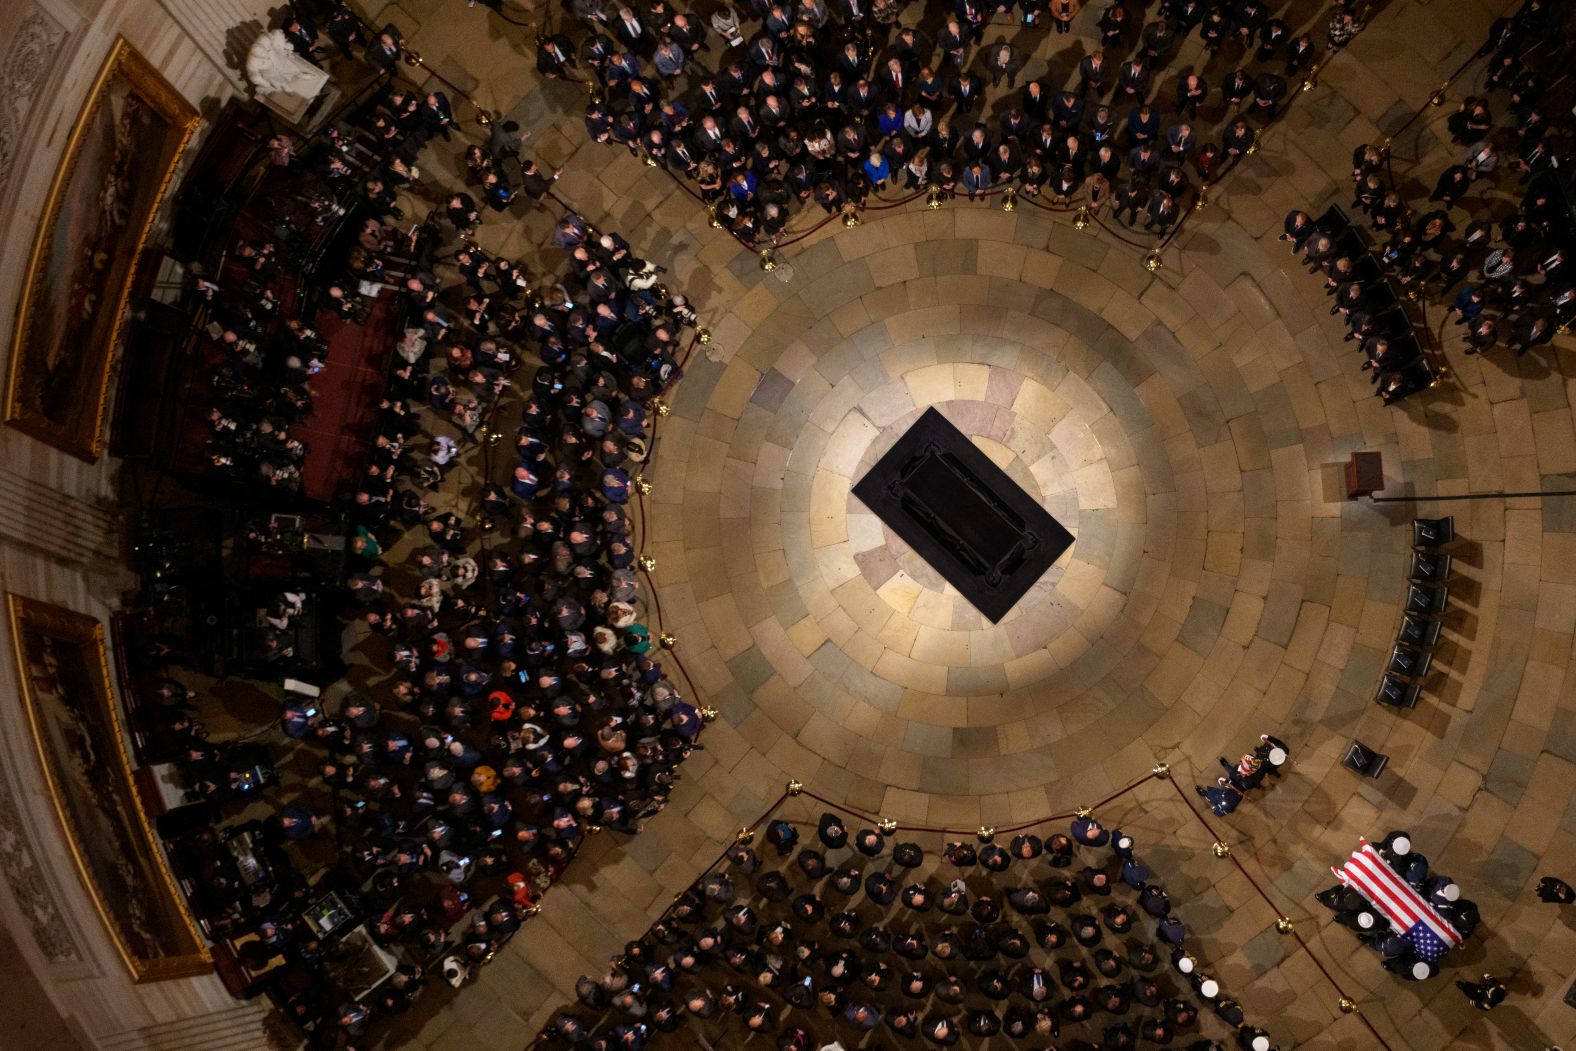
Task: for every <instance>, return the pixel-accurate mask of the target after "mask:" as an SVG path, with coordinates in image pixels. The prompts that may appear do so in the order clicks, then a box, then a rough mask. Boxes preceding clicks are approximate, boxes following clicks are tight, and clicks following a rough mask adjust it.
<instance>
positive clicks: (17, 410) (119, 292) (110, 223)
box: [5, 38, 200, 463]
mask: <svg viewBox="0 0 1576 1051" xmlns="http://www.w3.org/2000/svg"><path fill="white" fill-rule="evenodd" d="M199 120H200V118H199V115H198V113H197V110H196V108H195V107H194V106H192V105H191V103H189V102H187V101H186V99H185V98H184V97H182V96H181V94H180V93H179V92H177V91H176V90H175V89H174V88H173V87H171V86H170V84H169V82H168V81H166V80H165V79H164V78H163V77H162V76H160V75H159V72H158V71H157V70H156V69H154V68H153V66H152V65H151V64H150V63H149V62H148V61H147V59H145V58H143V57H142V56H141V55H140V54H138V53H137V52H136V50H134V49H133V48H132V46H131V45H130V44H129V43H127V42H126V40H125V39H124V38H117V39H116V41H115V44H114V46H113V47H112V48H111V49H110V53H109V57H108V58H107V59H105V61H104V65H103V67H102V68H101V69H100V70H99V73H98V76H97V77H96V78H95V80H94V82H93V86H92V88H91V89H90V90H89V92H88V96H87V100H86V102H85V103H84V104H83V108H82V112H81V114H80V115H79V116H78V118H77V120H76V123H75V125H74V126H73V127H72V129H71V136H70V138H69V139H68V140H67V141H66V150H65V153H64V155H63V156H62V158H61V161H60V166H59V168H58V169H57V170H56V172H55V177H54V181H53V183H52V184H51V185H50V189H49V196H48V198H47V199H46V201H45V205H44V211H43V215H42V217H41V218H40V220H39V224H38V230H37V233H36V234H35V235H34V238H33V249H32V254H31V256H30V257H29V259H28V265H27V273H26V277H25V279H24V280H23V283H22V296H21V299H20V300H19V301H18V304H17V312H16V324H15V328H14V330H13V334H12V339H11V357H10V361H9V364H8V367H7V381H6V400H5V422H6V423H8V424H10V425H11V426H12V427H15V428H17V429H18V430H20V431H22V432H23V433H25V434H28V435H30V436H32V437H33V438H36V439H38V440H39V441H41V442H44V443H45V444H47V445H51V446H54V447H55V448H57V449H60V450H62V451H64V452H66V453H69V454H70V455H72V456H75V457H77V458H78V459H81V460H86V461H88V462H89V463H92V462H94V461H96V460H97V459H98V458H99V456H100V455H101V453H102V452H103V449H104V419H105V414H106V408H107V405H106V403H107V401H108V398H109V381H110V373H111V367H112V365H113V364H114V358H115V349H116V347H117V346H118V344H119V340H120V332H121V326H122V324H123V322H124V319H125V315H126V301H127V299H128V297H129V296H130V293H131V288H132V279H133V277H134V276H135V272H136V266H137V260H138V258H139V257H140V256H141V254H142V250H143V246H144V245H145V243H146V242H147V238H148V233H149V231H150V230H151V229H152V227H153V220H154V217H155V215H156V214H157V213H158V210H159V204H160V202H161V201H163V199H164V194H165V191H166V190H167V189H168V187H169V183H170V179H171V178H172V177H173V175H174V173H175V166H176V164H177V163H178V162H179V161H180V157H181V154H182V153H183V152H185V149H186V146H187V144H188V143H189V142H190V141H191V137H192V135H193V133H195V132H196V130H197V125H198V123H199Z"/></svg>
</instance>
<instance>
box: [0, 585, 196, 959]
mask: <svg viewBox="0 0 1576 1051" xmlns="http://www.w3.org/2000/svg"><path fill="white" fill-rule="evenodd" d="M6 607H7V611H8V613H9V615H10V623H11V640H12V644H13V646H14V648H15V652H16V662H17V677H18V680H19V684H20V687H21V690H20V693H21V697H22V705H23V707H24V708H25V709H26V711H27V721H28V727H29V728H30V730H31V731H32V737H33V744H34V747H35V750H36V751H37V754H38V759H39V764H40V765H41V766H42V767H43V771H44V780H45V787H46V788H47V789H48V792H49V798H50V800H51V802H52V803H53V804H54V810H55V815H56V817H57V818H58V819H59V822H60V827H61V831H62V832H63V834H64V839H65V841H66V844H67V846H68V848H69V850H70V852H71V856H72V860H73V861H74V862H75V863H76V867H77V871H78V874H79V875H80V876H81V878H82V882H83V886H84V888H85V889H86V890H87V892H88V897H90V898H91V899H92V900H93V904H94V907H95V909H96V910H97V911H98V914H99V918H100V920H101V921H102V922H103V924H104V928H105V930H106V931H108V932H109V935H110V939H111V940H112V941H113V942H114V943H115V947H116V949H117V950H118V951H119V953H120V956H121V959H122V960H123V961H124V962H125V965H126V968H127V970H129V971H130V972H131V976H132V979H133V981H136V982H156V981H164V980H167V979H171V978H186V977H191V976H193V975H198V974H206V973H209V972H210V971H212V969H213V963H212V957H211V956H210V954H209V951H208V946H207V944H206V943H205V942H204V940H203V938H202V935H201V933H200V932H199V930H198V928H197V924H196V922H195V921H194V920H193V918H192V915H191V913H190V911H189V910H188V909H187V906H186V899H185V896H184V895H183V894H182V892H181V889H180V887H179V886H178V885H177V884H176V882H175V878H174V875H173V874H172V873H171V871H170V868H169V864H168V862H167V861H166V859H165V857H164V853H163V851H162V849H161V848H160V846H159V841H158V837H157V836H156V835H155V833H154V830H153V827H152V824H151V823H150V822H149V820H148V815H147V812H146V811H145V810H144V809H143V806H142V802H141V799H140V798H139V796H138V794H137V789H136V786H135V784H134V783H133V781H132V769H131V762H130V757H129V755H128V753H127V751H126V743H125V736H124V731H123V727H122V725H121V718H120V709H119V705H118V704H117V703H116V700H115V692H114V686H113V684H112V681H111V679H110V673H109V661H108V655H107V653H106V650H105V640H104V626H103V624H102V623H100V622H99V621H98V620H97V619H95V618H93V617H90V616H88V615H86V614H83V613H77V612H74V611H72V610H68V609H63V608H61V607H59V606H52V605H49V604H47V603H43V602H39V601H37V600H35V599H31V598H25V597H23V596H21V595H16V594H8V595H7V596H6Z"/></svg>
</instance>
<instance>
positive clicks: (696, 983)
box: [544, 813, 1272, 1051]
mask: <svg viewBox="0 0 1576 1051" xmlns="http://www.w3.org/2000/svg"><path fill="white" fill-rule="evenodd" d="M815 834H816V841H814V842H810V843H805V844H804V845H802V846H801V845H800V842H799V841H800V832H799V829H798V828H797V827H795V825H794V824H793V823H792V822H789V821H786V820H783V819H781V818H778V819H776V820H773V821H772V822H770V824H769V825H768V826H767V828H766V831H765V840H766V845H767V847H769V849H764V850H762V851H760V852H757V851H756V850H754V849H753V848H752V846H751V845H750V843H745V842H740V843H737V844H735V845H734V846H733V847H732V848H731V849H730V850H729V851H728V853H727V855H726V858H725V860H726V862H727V865H726V867H722V868H714V869H713V870H712V871H709V872H707V873H706V874H705V875H703V876H702V877H701V878H700V879H699V880H697V881H696V882H695V883H694V884H693V885H692V886H691V887H690V888H689V890H688V891H686V892H685V893H684V894H682V895H680V896H679V897H678V899H677V900H676V901H675V903H674V905H673V906H672V908H670V909H669V910H668V912H667V913H666V914H665V915H664V916H663V917H662V919H661V920H659V921H658V922H657V923H656V924H655V925H654V926H653V927H652V928H651V930H650V931H648V932H647V934H646V936H645V937H643V938H642V939H640V940H638V941H634V942H630V943H629V944H628V945H627V946H626V947H625V951H624V953H623V954H622V955H621V956H619V957H617V958H616V959H615V960H614V961H613V965H612V967H611V968H610V969H609V970H608V971H607V972H606V973H605V974H603V975H601V976H600V977H595V978H593V977H582V978H581V979H580V981H579V982H578V983H577V985H576V993H577V996H578V998H579V1001H580V1006H581V1010H575V1009H568V1010H564V1011H561V1012H559V1013H558V1014H557V1015H555V1016H554V1018H553V1019H552V1021H551V1022H550V1024H549V1026H548V1029H547V1031H546V1033H545V1034H544V1039H545V1040H546V1042H547V1045H548V1046H551V1047H585V1048H588V1049H590V1051H617V1049H639V1048H641V1047H643V1046H645V1044H646V1042H647V1041H648V1040H649V1039H653V1038H655V1037H657V1036H658V1035H659V1034H667V1033H677V1032H680V1031H682V1030H685V1029H686V1028H688V1029H690V1031H692V1032H693V1033H695V1034H696V1036H703V1037H707V1038H709V1039H710V1040H711V1041H713V1043H711V1044H710V1045H709V1046H717V1047H724V1046H727V1047H732V1046H736V1044H737V1041H740V1040H744V1039H747V1038H749V1037H750V1036H753V1035H754V1034H760V1037H761V1038H762V1039H764V1040H765V1041H767V1042H768V1043H767V1045H766V1046H771V1045H772V1044H775V1046H776V1047H777V1048H778V1049H779V1051H811V1049H814V1048H822V1047H845V1046H846V1047H856V1046H863V1044H864V1040H865V1034H867V1033H874V1032H880V1033H885V1034H890V1035H892V1036H895V1037H898V1038H900V1039H902V1040H904V1041H911V1040H913V1039H914V1038H915V1037H918V1038H920V1039H922V1040H923V1041H924V1042H925V1044H926V1045H934V1046H941V1047H947V1046H952V1045H955V1044H959V1043H960V1042H966V1043H972V1042H974V1041H975V1040H978V1039H982V1038H987V1037H991V1036H995V1035H997V1034H1000V1035H1001V1036H1004V1037H1007V1038H1009V1039H1010V1040H1013V1041H1026V1042H1028V1043H1029V1044H1030V1045H1032V1046H1042V1047H1043V1046H1047V1045H1052V1046H1055V1047H1059V1048H1063V1049H1080V1051H1083V1049H1091V1051H1092V1049H1094V1048H1096V1047H1099V1048H1106V1049H1120V1048H1133V1047H1137V1046H1140V1044H1141V1043H1142V1044H1144V1045H1148V1044H1154V1045H1157V1046H1178V1047H1186V1048H1188V1049H1189V1051H1216V1049H1221V1048H1222V1047H1223V1045H1222V1044H1220V1043H1219V1042H1217V1041H1215V1040H1212V1039H1210V1038H1209V1037H1208V1036H1206V1035H1204V1033H1205V1031H1206V1030H1207V1029H1210V1028H1219V1027H1217V1026H1216V1023H1215V1022H1213V1021H1210V1020H1208V1019H1201V1018H1200V1014H1201V1008H1200V1003H1202V1004H1203V1005H1205V1007H1206V1008H1207V1010H1209V1011H1210V1012H1211V1013H1212V1014H1213V1015H1214V1016H1216V1017H1217V1018H1218V1019H1219V1020H1220V1021H1221V1023H1223V1028H1224V1029H1225V1030H1226V1031H1231V1032H1233V1035H1234V1038H1235V1042H1236V1044H1237V1046H1238V1047H1240V1048H1242V1049H1244V1051H1270V1049H1271V1047H1272V1043H1271V1040H1270V1036H1269V1034H1268V1033H1266V1032H1265V1031H1264V1030H1263V1029H1260V1028H1258V1027H1257V1026H1254V1025H1250V1024H1248V1023H1247V1022H1246V1021H1245V1019H1244V1017H1243V1012H1242V1008H1241V1007H1240V1006H1239V1005H1238V1004H1237V1003H1236V1002H1235V1001H1233V1000H1231V999H1229V998H1226V997H1223V996H1222V993H1221V988H1220V983H1219V982H1218V981H1216V980H1215V979H1214V978H1211V977H1210V976H1208V975H1206V974H1204V973H1203V972H1201V971H1200V970H1199V969H1198V963H1197V961H1196V960H1195V959H1194V958H1193V957H1192V956H1191V955H1189V954H1188V952H1187V951H1186V941H1187V937H1188V935H1187V930H1186V928H1185V927H1184V926H1183V924H1182V922H1181V921H1180V920H1179V919H1178V918H1177V917H1176V916H1175V915H1174V914H1173V911H1172V906H1171V900H1170V898H1169V896H1168V895H1167V894H1166V892H1165V890H1164V888H1162V887H1161V886H1160V885H1159V884H1158V883H1157V882H1156V881H1155V880H1154V879H1153V877H1152V876H1151V874H1150V871H1149V869H1148V867H1147V866H1146V865H1145V864H1144V863H1143V862H1142V861H1141V860H1140V859H1139V858H1138V857H1137V855H1136V847H1135V844H1134V842H1133V839H1132V837H1131V836H1128V835H1126V834H1125V833H1123V832H1122V830H1121V829H1116V830H1114V831H1110V830H1107V829H1106V828H1104V827H1103V826H1102V825H1101V824H1100V822H1099V821H1098V820H1097V819H1095V818H1094V817H1092V816H1090V815H1088V814H1084V815H1083V816H1080V817H1078V818H1077V819H1076V820H1074V821H1073V823H1072V827H1071V829H1070V830H1069V831H1068V832H1066V833H1055V834H1052V835H1050V836H1049V837H1048V838H1046V839H1042V838H1041V837H1040V836H1037V835H1034V834H1032V833H1030V832H1024V833H1022V834H1019V835H1016V836H1014V837H1013V839H1012V840H1011V842H1010V843H1009V844H1008V845H1007V846H1005V847H1004V846H1002V845H1000V844H998V843H996V842H994V838H993V837H991V836H987V835H984V834H982V835H981V837H980V839H981V842H980V845H979V846H977V847H976V846H975V844H973V843H969V842H952V843H947V844H946V846H945V848H944V850H943V851H942V854H941V858H940V867H939V868H938V867H937V865H936V863H935V862H934V861H932V862H930V863H928V864H927V859H926V855H925V851H924V850H923V849H922V848H921V847H920V845H919V844H917V843H914V842H906V841H905V842H898V843H896V844H894V845H893V846H892V847H891V848H890V851H889V849H888V845H887V839H886V835H885V834H884V833H883V832H881V831H877V830H876V829H873V828H861V829H859V830H857V831H851V830H850V829H849V828H848V827H847V825H846V824H845V823H844V820H843V818H842V817H841V816H839V815H837V814H833V813H824V814H822V815H821V816H820V819H819V822H818V823H817V825H816V826H815ZM752 842H753V840H752ZM1080 865H1081V867H1079V866H1080ZM732 1027H737V1029H733V1028H732ZM719 1032H721V1033H723V1034H724V1035H720V1036H719V1035H717V1034H718V1033H719ZM688 1039H690V1040H694V1039H695V1038H694V1037H690V1038H688ZM834 1040H835V1041H836V1043H831V1041H834ZM1053 1042H1054V1044H1053Z"/></svg>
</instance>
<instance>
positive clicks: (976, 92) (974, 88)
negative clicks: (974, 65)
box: [947, 73, 985, 117]
mask: <svg viewBox="0 0 1576 1051" xmlns="http://www.w3.org/2000/svg"><path fill="white" fill-rule="evenodd" d="M947 94H948V95H951V96H952V101H953V103H954V104H955V105H956V106H957V114H956V115H957V116H958V117H963V116H966V115H967V114H970V113H973V112H974V108H975V107H976V106H978V105H979V104H980V99H981V96H982V95H984V94H985V88H984V85H983V84H981V83H980V78H979V77H977V76H975V75H974V74H972V73H962V74H959V75H958V76H955V77H953V78H952V80H951V81H950V82H948V84H947Z"/></svg>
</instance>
